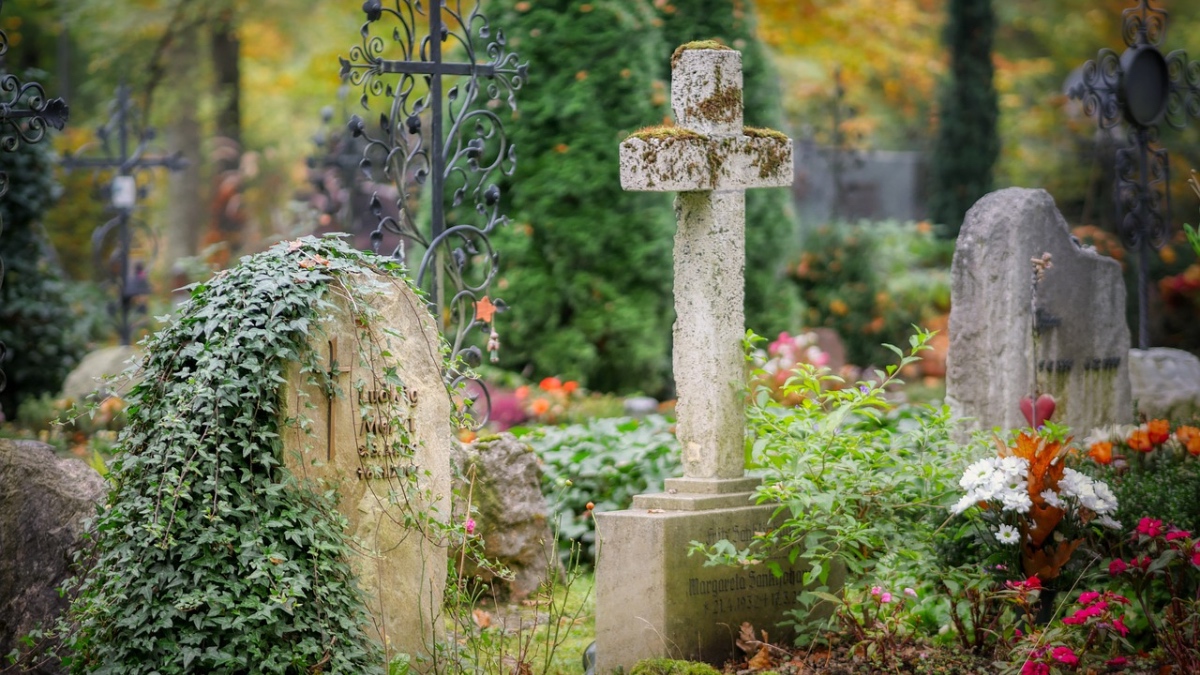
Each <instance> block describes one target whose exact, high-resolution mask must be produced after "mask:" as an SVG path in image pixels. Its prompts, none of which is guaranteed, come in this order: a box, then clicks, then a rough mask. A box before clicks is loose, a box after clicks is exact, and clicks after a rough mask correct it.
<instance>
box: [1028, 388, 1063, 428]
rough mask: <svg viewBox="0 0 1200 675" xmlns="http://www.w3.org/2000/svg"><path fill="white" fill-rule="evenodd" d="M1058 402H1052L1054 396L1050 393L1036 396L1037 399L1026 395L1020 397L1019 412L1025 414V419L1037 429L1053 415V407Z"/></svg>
mask: <svg viewBox="0 0 1200 675" xmlns="http://www.w3.org/2000/svg"><path fill="white" fill-rule="evenodd" d="M1057 405H1058V404H1057V403H1055V402H1054V397H1053V396H1051V395H1050V394H1042V395H1041V396H1039V397H1037V401H1036V402H1035V401H1034V400H1033V397H1031V396H1026V397H1024V398H1022V399H1021V414H1022V415H1024V416H1025V421H1026V422H1029V426H1031V427H1033V428H1034V429H1037V428H1039V427H1041V426H1042V423H1043V422H1045V421H1046V420H1048V419H1050V418H1051V417H1052V416H1054V408H1055V407H1056V406H1057Z"/></svg>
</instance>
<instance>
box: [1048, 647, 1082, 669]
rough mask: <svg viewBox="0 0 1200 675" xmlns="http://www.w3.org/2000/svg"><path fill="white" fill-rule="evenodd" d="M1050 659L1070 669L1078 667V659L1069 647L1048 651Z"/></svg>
mask: <svg viewBox="0 0 1200 675" xmlns="http://www.w3.org/2000/svg"><path fill="white" fill-rule="evenodd" d="M1050 657H1051V658H1053V659H1054V660H1055V661H1058V662H1059V663H1062V664H1065V665H1068V666H1071V667H1072V668H1074V667H1075V666H1077V665H1079V657H1078V656H1075V652H1074V651H1072V650H1071V648H1070V647H1055V648H1054V649H1052V650H1051V651H1050Z"/></svg>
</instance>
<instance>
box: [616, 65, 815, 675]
mask: <svg viewBox="0 0 1200 675" xmlns="http://www.w3.org/2000/svg"><path fill="white" fill-rule="evenodd" d="M671 63H672V70H673V74H672V92H671V104H672V108H673V109H674V113H675V120H676V125H677V126H665V127H654V128H650V129H646V130H643V131H640V132H637V133H635V134H633V135H632V136H630V137H629V138H627V139H626V140H625V141H623V142H622V144H621V152H620V160H621V186H622V187H623V188H625V189H627V190H644V191H669V192H678V193H679V194H678V196H677V197H676V200H675V210H676V214H677V217H678V225H679V229H678V232H677V234H676V237H675V281H674V287H675V310H676V314H677V317H678V318H677V320H676V323H675V329H674V348H673V352H674V373H675V382H676V390H677V392H678V400H679V402H678V407H677V414H678V425H677V436H678V438H679V442H680V445H681V446H682V455H683V458H682V459H683V466H684V476H683V477H682V478H674V479H667V480H666V486H665V487H666V492H665V493H663V494H656V495H639V496H637V497H635V498H634V502H633V507H632V508H631V509H629V510H625V511H614V512H609V513H598V514H596V524H597V527H598V530H599V539H600V544H599V552H598V554H597V569H596V603H597V605H596V643H597V644H596V646H597V650H596V651H597V658H598V662H597V672H610V671H612V670H613V669H614V668H618V667H622V668H624V669H626V670H629V669H630V668H631V667H632V665H633V664H634V663H636V662H637V661H638V660H640V659H645V658H654V657H658V656H665V655H681V656H683V657H685V658H693V659H702V660H706V661H710V662H723V661H724V660H725V658H727V657H728V656H730V653H731V649H732V646H733V642H734V640H733V637H734V636H733V633H732V631H733V630H734V628H733V627H736V626H738V625H740V624H741V622H743V621H750V622H752V623H754V625H756V626H761V627H763V628H767V629H769V630H772V635H777V634H776V633H775V632H774V626H775V624H776V623H778V622H779V620H780V619H781V618H782V616H783V612H784V610H785V609H787V608H789V607H791V606H792V604H793V601H794V600H795V597H796V595H797V593H798V592H799V591H800V590H801V588H802V587H803V584H802V577H803V574H802V572H801V571H800V570H796V569H793V568H789V567H788V566H787V565H786V562H785V564H784V565H783V567H782V574H781V575H775V574H773V573H772V572H771V571H770V570H768V569H765V568H759V569H754V568H744V567H743V568H727V567H706V566H705V565H704V558H703V556H691V557H689V555H688V545H689V543H690V542H692V541H703V542H706V543H708V544H713V543H715V542H717V541H719V540H722V539H727V540H730V541H733V542H736V543H740V544H744V543H746V542H748V541H749V540H750V539H751V538H752V537H753V536H754V533H755V532H757V531H762V530H763V529H765V528H766V527H767V524H768V522H769V521H770V516H771V512H772V510H773V508H774V507H773V506H771V505H769V504H768V505H762V506H755V505H753V504H752V502H751V497H752V493H753V491H754V489H755V488H756V486H757V485H758V483H759V482H760V481H759V480H758V479H755V478H753V477H747V476H746V475H745V468H744V450H743V445H744V442H745V441H744V438H745V408H744V404H743V391H744V387H745V380H746V369H745V357H744V353H743V347H742V340H743V337H744V332H745V328H744V325H743V316H742V307H743V302H742V300H743V298H742V296H743V293H744V291H743V289H744V284H743V281H742V277H743V272H744V266H745V250H744V247H745V237H744V229H745V193H744V191H745V190H747V189H750V188H757V187H776V186H787V185H791V183H792V142H791V140H790V139H789V138H787V136H785V135H784V134H782V133H779V132H777V131H771V130H762V129H748V128H743V126H742V72H741V54H740V53H739V52H737V51H735V50H732V49H729V48H727V47H724V46H722V45H719V44H717V43H715V42H697V43H688V44H686V45H683V46H682V47H680V48H679V49H678V50H676V52H675V54H674V56H673V57H672V59H671Z"/></svg>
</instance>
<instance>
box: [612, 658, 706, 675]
mask: <svg viewBox="0 0 1200 675" xmlns="http://www.w3.org/2000/svg"><path fill="white" fill-rule="evenodd" d="M719 672H720V671H718V670H717V669H716V668H713V667H712V666H710V665H708V664H707V663H696V662H694V661H678V660H675V659H642V660H641V661H638V662H637V663H635V664H633V668H631V669H630V670H629V675H719Z"/></svg>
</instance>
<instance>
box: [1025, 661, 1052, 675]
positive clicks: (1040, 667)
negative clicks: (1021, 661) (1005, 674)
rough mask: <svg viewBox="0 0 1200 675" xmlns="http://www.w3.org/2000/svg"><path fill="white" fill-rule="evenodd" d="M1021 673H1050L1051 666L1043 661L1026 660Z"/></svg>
mask: <svg viewBox="0 0 1200 675" xmlns="http://www.w3.org/2000/svg"><path fill="white" fill-rule="evenodd" d="M1021 675H1050V666H1048V665H1046V664H1045V663H1042V662H1041V661H1026V662H1025V665H1024V666H1021Z"/></svg>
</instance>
